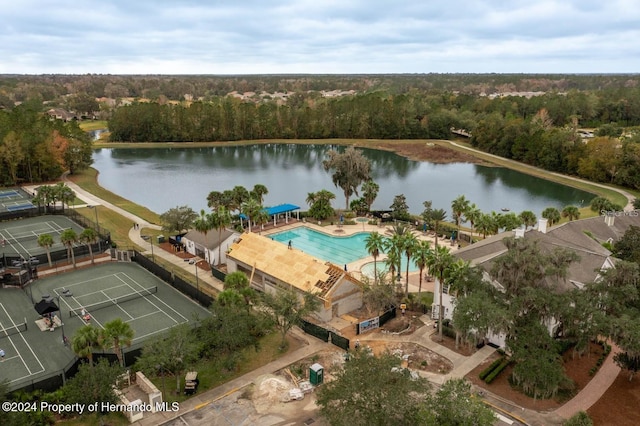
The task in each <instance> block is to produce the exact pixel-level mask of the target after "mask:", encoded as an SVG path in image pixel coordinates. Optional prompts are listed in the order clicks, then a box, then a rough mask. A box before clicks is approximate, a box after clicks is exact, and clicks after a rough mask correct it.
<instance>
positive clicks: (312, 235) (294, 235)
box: [269, 226, 418, 276]
mask: <svg viewBox="0 0 640 426" xmlns="http://www.w3.org/2000/svg"><path fill="white" fill-rule="evenodd" d="M368 236H369V233H368V232H359V233H357V234H353V235H350V236H348V237H336V236H333V235H329V234H325V233H324V232H318V231H315V230H313V229H311V228H307V227H306V226H301V227H299V228H296V229H292V230H290V231H284V232H279V233H277V234H272V235H270V236H269V237H270V238H271V239H273V240H275V241H278V242H281V243H283V244H289V241H291V245H292V246H293V248H295V249H299V250H302V251H303V252H305V253H307V254H310V255H311V256H313V257H317V258H318V259H323V260H327V261H329V262H331V263H334V264H336V265H345V264H347V263H351V262H354V261H356V260H358V259H362V258H365V257H367V256H369V253H368V252H367V243H366V239H367V237H368ZM406 262H407V259H406V257H404V258H403V259H402V272H403V273H404V271H405V268H406V264H407V263H406ZM384 265H385V263H384V261H378V270H382V269H381V268H384ZM365 266H367V265H365ZM368 268H370V271H369V272H370V274H371V275H372V276H373V262H372V263H371V266H369V267H368ZM417 270H418V267H417V266H416V265H415V264H414V263H413V261H412V262H411V264H410V265H409V271H410V272H413V271H417ZM363 272H364V271H363Z"/></svg>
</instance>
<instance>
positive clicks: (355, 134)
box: [0, 74, 640, 189]
mask: <svg viewBox="0 0 640 426" xmlns="http://www.w3.org/2000/svg"><path fill="white" fill-rule="evenodd" d="M332 90H339V91H344V92H343V93H341V95H340V96H328V95H326V93H325V92H323V91H332ZM237 93H241V94H244V93H248V94H249V95H248V96H246V97H243V98H240V97H238V96H236V94H237ZM276 93H277V94H278V96H276ZM258 94H259V95H258ZM124 99H126V102H123V100H124ZM107 100H111V101H112V102H108V101H107ZM16 105H20V107H16ZM26 105H28V108H27V107H26ZM53 107H60V108H66V109H67V110H71V111H84V112H90V111H92V110H93V112H95V113H96V115H97V116H99V117H101V118H104V119H107V120H108V127H109V130H110V132H111V136H110V137H111V140H112V141H113V142H150V141H153V142H163V141H167V142H191V141H196V142H202V141H206V142H216V141H237V140H259V139H331V138H341V139H396V140H405V139H453V138H454V136H455V135H454V134H452V132H451V129H462V130H464V131H465V132H467V133H469V134H470V135H471V137H470V139H469V140H468V141H469V142H470V143H471V145H472V146H474V147H476V148H478V149H481V150H483V151H485V152H489V153H492V154H496V155H500V156H502V157H505V158H509V159H513V160H517V161H521V162H524V163H527V164H531V165H534V166H538V167H541V168H544V169H546V170H549V171H555V172H562V173H566V174H570V175H574V176H579V177H583V178H586V179H589V180H592V181H596V182H605V183H613V184H617V185H621V186H625V187H629V188H635V189H638V188H640V168H639V167H637V165H638V164H639V163H640V143H639V142H640V135H639V134H638V128H640V76H638V75H622V74H620V75H617V74H615V75H588V74H582V75H524V74H522V75H520V74H477V75H476V74H423V75H417V74H416V75H413V74H411V75H254V76H197V75H193V76H162V75H147V76H116V75H81V76H73V75H42V76H10V75H5V76H0V111H4V112H5V113H8V114H0V138H1V139H0V150H5V151H7V152H12V153H13V152H16V150H15V149H14V148H13V147H14V146H16V144H17V145H19V146H20V147H21V151H17V154H15V155H10V156H9V157H7V156H5V155H3V156H2V164H3V168H2V172H0V179H2V180H1V182H3V183H4V184H5V185H6V184H13V183H17V182H22V181H32V182H33V181H39V180H46V179H48V178H50V176H51V175H53V174H55V172H57V171H58V169H57V168H56V167H54V166H55V165H56V164H58V165H59V166H60V167H63V168H64V167H68V168H71V169H73V168H74V167H76V168H77V167H85V166H86V165H87V161H90V159H89V160H87V158H86V153H87V151H85V150H84V149H86V147H87V146H86V144H87V142H81V138H82V136H81V135H80V133H79V132H78V131H77V128H75V129H74V126H73V125H63V124H60V123H51V122H47V120H45V119H42V120H41V121H38V120H39V117H38V116H37V115H34V114H31V115H30V116H27V115H26V114H25V112H24V111H26V110H28V111H32V112H35V111H37V110H39V111H40V112H41V113H42V112H44V111H46V110H48V109H50V108H53ZM19 108H24V111H22V112H21V111H17V110H19ZM30 119H32V120H33V123H34V125H33V126H30V125H27V124H26V123H27V121H25V120H30ZM14 123H15V124H14ZM19 123H22V124H19ZM35 123H38V124H37V125H36V124H35ZM44 127H46V128H48V129H49V130H47V131H45V132H44V133H47V132H50V133H49V137H50V139H51V138H53V131H54V130H55V131H56V133H55V134H56V137H58V138H59V137H62V138H65V139H67V140H68V141H78V143H80V146H82V147H83V148H84V149H83V150H82V152H83V154H82V155H80V159H81V161H78V160H77V159H76V160H73V159H67V160H65V156H64V155H60V154H58V157H57V159H55V160H54V159H52V158H53V157H55V156H54V155H53V154H51V153H50V151H51V149H41V150H40V151H38V152H36V150H35V149H34V146H36V145H39V144H40V143H41V142H42V141H44V139H45V138H43V136H42V134H39V135H38V137H37V138H34V136H33V135H31V134H30V133H29V132H32V133H33V131H34V129H35V128H44ZM29 129H30V130H29ZM584 129H589V131H593V132H594V134H595V137H592V138H591V137H590V138H585V137H584ZM9 130H11V131H13V132H14V133H11V135H12V136H11V137H9V138H8V139H7V137H8V136H9ZM41 133H42V132H41ZM589 136H591V134H590V135H589ZM16 138H17V139H16ZM14 139H15V140H14ZM54 139H55V138H54ZM27 141H28V142H27ZM18 142H19V143H18ZM51 143H54V142H51ZM66 146H69V144H68V143H67V145H66ZM72 151H73V150H70V151H69V152H72ZM3 152H4V151H3ZM65 152H66V151H65ZM76 152H77V151H76ZM89 155H90V154H89ZM5 157H6V158H5ZM45 158H46V159H45ZM27 161H29V162H34V161H35V162H38V163H39V164H41V167H40V168H39V169H38V170H37V171H36V172H34V167H33V166H32V165H31V164H27ZM65 161H67V162H69V165H68V166H67V165H66V163H65ZM74 161H76V162H77V165H75V164H74ZM45 164H46V166H45Z"/></svg>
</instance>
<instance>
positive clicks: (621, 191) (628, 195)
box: [444, 141, 636, 212]
mask: <svg viewBox="0 0 640 426" xmlns="http://www.w3.org/2000/svg"><path fill="white" fill-rule="evenodd" d="M444 142H448V143H449V144H450V145H453V146H455V147H457V148H461V149H465V150H467V151H471V152H473V153H476V154H481V155H485V156H488V157H491V158H495V159H496V160H500V161H507V162H512V163H514V164H517V165H518V167H522V168H525V169H529V170H532V171H536V172H539V173H544V174H549V175H552V176H555V177H559V178H563V179H570V180H572V181H574V182H580V183H584V184H588V185H593V186H597V187H599V188H604V189H609V190H611V191H616V192H617V193H618V194H621V195H624V196H625V197H626V198H627V205H626V206H625V207H624V211H626V212H628V211H632V210H634V207H633V201H634V200H635V199H636V197H635V196H633V195H632V194H631V193H629V192H627V191H625V190H624V189H618V188H615V187H613V186H609V185H605V184H602V183H595V182H591V181H588V180H585V179H580V178H577V177H573V176H568V175H563V174H560V173H555V172H550V171H548V170H544V169H541V168H539V167H534V166H530V165H528V164H525V163H520V162H518V161H514V160H509V159H507V158H504V157H500V156H499V155H494V154H489V153H487V152H484V151H480V150H478V149H475V148H470V147H468V146H464V145H460V144H459V143H456V142H453V141H444Z"/></svg>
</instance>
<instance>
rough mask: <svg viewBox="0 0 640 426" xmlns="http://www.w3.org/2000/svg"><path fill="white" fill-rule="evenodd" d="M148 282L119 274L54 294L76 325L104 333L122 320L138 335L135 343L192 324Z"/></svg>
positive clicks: (109, 275) (98, 278)
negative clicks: (108, 325) (92, 326)
mask: <svg viewBox="0 0 640 426" xmlns="http://www.w3.org/2000/svg"><path fill="white" fill-rule="evenodd" d="M146 281H147V280H143V282H144V284H143V283H142V282H139V281H138V280H136V279H135V278H133V277H132V276H131V275H129V274H128V273H127V272H116V273H109V274H106V275H102V276H98V277H96V278H92V279H90V280H86V281H84V280H83V281H78V282H74V283H69V284H65V285H64V287H57V288H54V289H53V291H54V292H55V294H56V295H57V296H60V304H61V306H60V308H61V309H62V312H63V315H65V311H68V314H66V316H67V317H68V318H70V319H71V320H72V321H76V322H78V323H79V324H80V325H85V324H93V325H94V326H96V327H98V328H102V329H104V324H105V323H106V322H108V321H111V320H113V319H115V318H122V320H123V321H125V322H127V323H129V325H130V326H131V327H132V328H133V329H134V330H135V331H136V334H135V337H134V339H133V342H134V343H135V342H138V341H143V340H145V339H146V338H148V337H149V336H152V335H154V334H158V333H163V332H165V331H167V330H169V329H170V328H171V327H174V326H176V325H179V324H183V323H186V322H189V318H187V317H186V316H184V315H182V314H181V313H180V312H179V311H178V310H176V309H175V308H173V307H172V306H171V305H169V304H168V303H166V302H165V301H163V300H162V299H161V298H160V297H158V286H157V285H155V286H150V285H149V283H148V282H146ZM65 293H66V294H67V296H65Z"/></svg>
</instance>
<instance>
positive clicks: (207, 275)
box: [64, 176, 223, 294]
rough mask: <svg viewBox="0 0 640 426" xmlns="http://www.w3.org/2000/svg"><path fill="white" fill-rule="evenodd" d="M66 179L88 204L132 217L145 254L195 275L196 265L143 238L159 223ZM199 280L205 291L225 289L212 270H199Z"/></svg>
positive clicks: (132, 235) (133, 229) (132, 230)
mask: <svg viewBox="0 0 640 426" xmlns="http://www.w3.org/2000/svg"><path fill="white" fill-rule="evenodd" d="M64 179H65V183H66V185H67V186H68V187H69V188H71V189H73V191H75V193H76V196H77V197H78V198H79V199H81V200H82V201H84V202H85V203H87V205H92V206H98V205H102V206H104V207H106V208H108V209H110V210H113V211H115V212H116V213H118V214H120V215H122V216H124V217H126V218H127V219H130V220H131V224H132V226H131V228H130V229H129V239H130V240H131V242H132V243H134V244H135V245H137V246H138V247H141V248H142V249H143V250H144V252H143V253H144V254H147V255H151V254H153V256H158V257H160V258H162V259H163V260H165V261H166V262H169V263H171V264H172V265H174V266H175V267H177V268H182V269H184V270H185V271H187V272H188V273H190V274H191V275H194V276H195V274H196V266H195V265H193V264H190V263H189V262H188V261H186V262H185V260H184V259H182V258H180V257H178V256H175V255H173V254H172V253H169V252H167V251H165V250H163V249H161V248H159V247H152V242H150V241H148V240H145V239H144V238H142V229H143V228H149V229H156V230H159V229H162V228H161V227H160V226H159V225H156V224H153V223H149V222H147V221H146V220H144V219H142V218H140V217H138V216H136V215H134V214H133V213H130V212H128V211H126V210H124V209H122V208H120V207H118V206H116V205H114V204H112V203H109V202H107V201H105V200H103V199H101V198H99V197H97V196H95V195H93V194H91V193H90V192H87V191H85V190H84V189H82V188H81V187H80V186H78V185H76V184H75V183H73V182H71V181H69V180H67V179H66V176H65V178H64ZM133 224H137V225H138V226H135V227H134V226H133ZM198 282H199V283H201V284H202V285H204V286H206V287H208V290H209V291H205V293H208V294H212V293H216V292H220V291H222V290H223V283H222V282H221V281H220V280H218V279H217V278H215V277H213V275H211V272H209V271H205V270H202V269H201V270H198Z"/></svg>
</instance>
